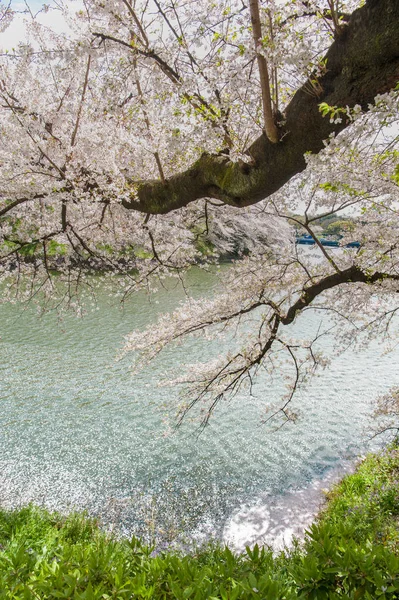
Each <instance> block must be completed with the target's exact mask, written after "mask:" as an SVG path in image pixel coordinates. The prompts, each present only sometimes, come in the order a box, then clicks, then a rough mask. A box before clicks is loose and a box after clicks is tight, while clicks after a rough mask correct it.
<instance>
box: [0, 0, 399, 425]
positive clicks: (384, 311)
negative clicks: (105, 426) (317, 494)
mask: <svg viewBox="0 0 399 600" xmlns="http://www.w3.org/2000/svg"><path fill="white" fill-rule="evenodd" d="M43 11H46V12H48V11H50V12H51V11H55V12H54V13H52V14H54V15H55V14H57V15H62V17H63V19H64V22H65V27H64V28H63V31H62V32H61V33H56V32H55V31H53V30H52V29H51V28H49V27H48V25H45V24H44V21H43V18H42V17H43ZM43 11H39V12H38V13H34V12H33V10H32V9H30V8H27V10H26V11H25V14H24V15H16V14H13V12H12V9H11V7H10V5H8V4H7V3H6V4H0V27H1V28H2V29H6V28H7V27H8V26H9V24H10V23H11V22H12V19H13V18H14V19H22V18H24V19H25V21H26V27H27V38H26V41H25V42H24V43H20V44H19V45H18V46H17V47H15V48H14V49H11V50H10V49H8V50H6V49H4V50H3V51H2V53H1V63H0V132H1V145H0V236H1V237H0V269H1V276H2V279H3V287H2V290H3V291H2V294H3V297H4V298H5V299H8V300H9V299H14V300H18V301H30V300H32V299H33V298H38V299H40V302H41V306H42V308H43V309H48V310H49V309H54V308H57V309H59V310H61V309H63V308H66V307H69V308H74V309H76V310H78V311H80V310H81V300H82V294H83V296H84V294H85V293H86V295H87V294H89V295H91V294H92V293H94V288H95V286H96V285H98V284H99V282H100V281H101V278H100V277H96V278H95V279H93V278H92V277H90V274H91V273H93V272H96V273H97V274H98V273H101V275H102V279H103V280H105V281H108V280H111V281H112V283H111V284H110V285H112V286H113V288H114V289H115V286H116V287H117V288H118V294H119V296H120V297H121V299H122V300H124V299H126V298H127V297H128V296H129V295H130V294H132V293H134V292H135V291H137V290H139V289H143V288H146V289H150V290H153V289H155V288H156V286H157V284H158V282H162V279H163V278H164V277H166V276H169V275H172V276H176V277H181V273H182V271H184V269H186V268H187V267H188V266H190V265H192V264H201V266H204V267H206V266H207V265H208V264H212V263H213V262H215V261H217V259H218V257H219V256H220V255H221V254H222V255H223V254H226V253H231V252H232V250H233V249H236V250H237V247H238V248H239V250H240V251H245V252H243V254H245V256H243V257H242V258H241V259H240V260H238V261H236V262H235V263H234V264H233V265H232V267H231V268H230V269H228V270H227V271H226V275H225V276H224V277H223V283H222V288H221V292H220V293H219V294H218V295H216V296H215V297H214V298H213V299H211V300H208V299H207V300H197V301H193V300H192V299H187V303H186V304H185V305H184V306H182V307H180V308H179V309H178V310H177V311H176V312H175V313H174V314H172V315H165V316H162V317H161V318H160V320H159V322H158V323H156V324H154V326H153V327H151V328H150V329H149V330H148V331H146V332H144V333H133V334H132V335H131V336H130V337H129V339H128V341H127V344H126V349H127V350H135V351H138V353H139V356H140V357H141V359H140V360H139V363H140V364H142V362H145V361H147V360H151V359H152V358H154V357H155V356H156V355H157V354H158V353H159V352H160V351H161V350H162V349H163V348H164V347H165V346H166V345H168V344H169V343H170V342H174V341H180V340H182V339H184V337H185V336H186V335H188V334H200V333H203V334H205V335H206V336H207V337H208V338H212V337H214V336H216V337H217V336H220V335H225V332H226V330H228V329H230V328H231V329H232V330H233V331H235V330H238V331H240V329H239V324H240V323H241V322H242V321H245V320H247V319H248V318H249V317H250V318H251V330H250V332H249V333H248V330H246V333H245V335H243V336H242V337H241V338H240V340H239V343H238V344H236V345H234V344H233V345H232V350H231V352H230V354H229V355H228V356H219V357H218V358H217V359H216V360H213V361H212V362H210V363H208V364H200V365H194V366H190V367H189V368H188V371H187V376H182V375H181V374H180V377H179V379H178V381H179V383H182V384H185V387H184V389H185V390H186V391H187V393H188V396H187V400H186V403H185V404H184V405H183V407H182V409H181V415H184V414H185V413H186V411H187V410H188V409H189V408H190V407H192V406H193V404H195V403H197V402H198V401H201V402H203V404H201V406H202V407H203V419H204V422H207V420H208V418H209V416H210V414H211V413H212V411H213V409H214V407H215V406H216V404H217V402H218V401H219V400H221V399H224V398H227V397H230V396H231V395H234V394H235V393H236V392H237V391H239V390H240V389H241V388H242V386H243V385H248V386H249V388H250V389H252V384H253V378H254V376H255V375H256V373H257V372H258V371H259V369H262V370H264V371H266V372H267V373H269V374H270V376H272V374H273V373H275V372H276V369H278V368H279V365H280V364H281V362H282V361H287V360H288V361H289V362H290V364H291V371H290V377H289V380H288V381H287V382H286V383H287V392H286V394H285V396H284V398H283V400H282V403H281V404H280V405H279V406H278V407H277V408H278V414H279V415H280V416H282V418H283V419H287V418H288V419H289V418H292V417H293V415H292V414H291V413H290V412H289V410H288V405H289V402H290V400H291V398H292V396H293V394H294V392H295V390H296V389H298V386H300V385H301V383H302V382H303V381H305V379H306V377H307V375H308V374H309V373H311V372H313V371H314V370H315V368H316V367H317V366H318V365H321V364H323V362H324V361H323V358H322V357H321V356H320V354H319V352H318V351H317V348H318V345H317V343H316V342H317V340H318V338H319V337H320V336H321V335H322V334H323V333H324V330H323V331H321V330H320V331H319V333H318V334H317V335H315V336H313V337H312V338H311V339H302V337H301V336H294V334H293V331H292V328H290V325H291V324H293V323H294V321H296V320H297V317H298V315H299V314H301V313H303V312H304V311H306V310H308V309H310V308H312V310H318V311H320V312H322V313H323V314H324V313H328V315H329V326H331V327H333V328H334V330H333V331H334V335H336V339H337V343H338V345H339V346H340V347H341V348H345V347H346V346H347V345H348V344H350V343H354V342H355V341H356V340H357V339H361V340H364V339H367V338H370V337H373V336H376V335H382V336H385V337H387V338H389V336H392V335H394V334H395V323H396V321H395V315H396V312H397V310H398V304H397V301H396V298H397V291H398V280H399V270H398V259H399V252H398V234H397V232H398V223H397V217H398V185H399V144H398V135H397V132H398V129H397V127H398V93H399V91H398V80H399V39H398V36H397V31H398V26H399V5H398V3H397V1H396V0H367V1H366V2H364V1H360V0H359V1H358V0H342V1H341V0H284V1H277V0H268V1H267V2H263V3H258V2H257V1H256V0H251V1H250V2H249V3H248V5H247V4H246V3H244V2H243V1H242V0H220V1H219V2H217V3H215V2H211V1H208V0H206V1H203V2H197V3H193V2H191V1H188V0H172V1H171V2H168V3H166V2H164V0H162V1H161V0H149V1H145V2H144V1H141V0H137V1H131V0H112V1H109V2H106V3H103V2H100V1H99V0H83V2H74V1H69V2H63V1H62V0H59V1H58V2H57V3H54V5H50V6H46V7H44V8H43ZM331 216H336V217H337V218H338V217H339V218H340V219H341V218H342V219H343V220H345V219H347V218H349V219H351V222H353V226H351V227H350V228H348V229H347V230H344V231H343V233H344V236H343V238H342V240H341V244H342V249H341V250H339V251H335V250H330V249H327V248H325V247H323V246H322V245H321V244H320V242H319V241H318V238H317V236H316V233H315V229H314V227H315V225H316V224H317V221H318V220H320V218H327V217H331ZM294 228H296V230H297V231H299V232H302V233H306V234H308V235H311V236H313V237H314V238H315V241H316V245H317V246H318V252H319V253H318V256H317V258H315V255H314V253H313V254H312V253H308V252H303V251H300V250H299V249H298V247H297V246H296V245H295V236H294V233H293V231H294ZM237 239H238V240H239V243H238V245H237ZM352 241H358V242H359V243H360V247H359V248H347V247H346V244H347V243H349V242H352ZM115 272H117V273H118V274H119V275H120V277H119V278H118V279H117V280H116V279H115V277H114V276H113V275H114V274H115ZM102 285H103V283H102ZM237 327H238V329H237ZM271 414H273V413H271Z"/></svg>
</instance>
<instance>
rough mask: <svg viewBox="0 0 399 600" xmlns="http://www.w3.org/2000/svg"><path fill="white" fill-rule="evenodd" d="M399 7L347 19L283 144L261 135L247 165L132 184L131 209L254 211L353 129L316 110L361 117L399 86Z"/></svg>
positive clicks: (374, 3) (379, 6)
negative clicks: (201, 202)
mask: <svg viewBox="0 0 399 600" xmlns="http://www.w3.org/2000/svg"><path fill="white" fill-rule="evenodd" d="M398 31H399V2H398V0H368V2H366V4H365V6H363V7H362V8H359V9H358V10H356V11H355V12H354V13H353V14H352V15H351V17H350V19H349V22H348V25H347V26H345V28H344V30H343V32H342V33H341V35H340V36H338V38H337V39H336V40H335V41H334V42H333V43H332V45H331V47H330V49H329V50H328V52H327V54H326V56H325V59H326V72H325V74H324V75H323V76H322V77H319V78H318V79H317V85H316V86H315V85H314V83H313V81H314V79H315V78H314V77H312V78H310V79H309V80H308V81H307V82H306V83H305V85H303V86H302V87H301V88H300V89H299V90H298V91H297V92H296V94H295V95H294V97H293V99H292V100H291V102H290V103H289V105H288V106H287V108H286V110H285V114H284V117H285V126H284V134H283V136H282V139H281V141H280V142H279V143H277V144H273V143H271V142H270V141H269V140H268V139H267V138H266V136H265V135H264V134H263V135H261V136H260V137H259V138H258V139H257V140H256V141H255V142H254V143H253V144H252V146H251V147H250V148H248V150H247V154H248V164H247V163H245V164H243V163H239V162H233V161H231V160H229V158H228V157H227V156H225V155H214V154H203V155H202V156H201V157H200V158H199V159H198V160H197V161H196V162H195V163H194V164H193V165H192V166H191V167H190V168H189V169H187V170H186V171H184V172H182V173H179V174H176V175H173V176H172V177H169V178H168V179H166V181H165V182H162V181H160V180H148V181H142V182H135V184H134V185H132V187H133V188H134V191H132V195H131V200H130V201H127V200H125V201H123V205H124V206H125V208H127V209H131V210H137V211H141V212H144V213H151V214H165V213H168V212H170V211H172V210H175V209H178V208H182V207H183V206H187V205H188V204H189V203H190V202H193V201H195V200H198V199H200V198H205V197H212V198H217V199H219V200H221V201H222V202H224V203H226V204H230V205H232V206H237V207H243V206H249V205H251V204H255V203H257V202H259V201H260V200H262V199H264V198H266V197H267V196H269V195H271V194H273V193H274V192H276V191H277V190H278V189H279V188H280V187H282V186H283V185H284V184H285V183H286V182H287V181H289V179H291V177H293V176H294V175H296V174H297V173H300V172H301V171H303V170H304V169H305V167H306V162H305V158H304V154H305V153H306V152H312V153H318V152H319V151H320V150H321V149H322V148H323V147H324V140H326V139H328V137H329V135H330V134H332V133H335V134H337V133H339V132H340V131H342V130H343V129H344V128H345V127H347V126H348V125H349V120H345V119H343V121H342V122H341V123H330V121H329V118H328V117H327V118H325V117H323V116H322V115H321V114H320V111H319V104H320V103H321V102H326V103H327V104H329V105H331V106H343V107H345V106H349V107H353V106H355V105H356V104H359V105H360V106H362V108H363V109H364V110H367V109H368V106H369V105H370V104H373V102H374V98H375V96H376V95H377V94H382V93H385V92H388V91H390V90H392V89H393V88H394V87H395V86H396V84H397V83H398V81H399V35H398Z"/></svg>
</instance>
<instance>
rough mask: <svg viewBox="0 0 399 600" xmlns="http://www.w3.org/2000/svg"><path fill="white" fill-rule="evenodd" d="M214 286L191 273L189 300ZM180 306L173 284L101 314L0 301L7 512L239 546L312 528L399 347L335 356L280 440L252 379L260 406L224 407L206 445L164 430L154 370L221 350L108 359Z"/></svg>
mask: <svg viewBox="0 0 399 600" xmlns="http://www.w3.org/2000/svg"><path fill="white" fill-rule="evenodd" d="M216 282H217V280H216V277H215V275H212V274H209V273H205V272H203V271H201V270H200V269H193V270H191V271H190V272H189V274H188V275H187V285H188V287H189V288H190V290H191V291H192V293H193V294H195V295H197V296H198V295H200V294H201V293H202V291H203V290H204V289H205V290H207V293H212V289H213V288H214V286H215V285H216ZM182 299H183V292H182V290H181V289H180V288H176V287H173V288H172V289H170V290H169V291H166V290H161V291H160V292H159V293H158V296H157V300H158V303H157V304H155V303H150V302H149V300H148V298H147V296H145V295H144V294H136V295H135V296H134V297H133V298H132V299H131V300H130V301H129V302H128V303H127V304H126V305H125V307H124V309H123V310H121V309H120V308H119V307H118V306H116V305H115V302H114V303H113V304H112V303H111V300H110V298H108V295H107V294H106V293H104V294H102V295H101V294H100V296H99V300H98V306H99V310H97V311H94V312H93V313H90V314H88V315H87V316H86V317H85V318H83V319H76V318H73V317H66V318H65V320H64V322H62V323H59V322H58V321H57V318H56V316H55V315H53V314H45V315H44V316H43V317H42V318H40V319H39V318H38V317H37V314H36V312H35V310H34V308H33V307H31V308H28V309H27V310H25V311H21V307H19V306H18V305H16V306H14V305H4V306H1V307H0V322H1V339H0V344H1V356H2V360H1V364H0V376H1V382H0V392H1V394H0V395H1V407H2V410H1V414H0V504H1V505H3V506H18V505H21V504H26V503H28V502H30V501H32V502H35V503H38V504H43V505H45V506H47V507H49V508H51V509H58V510H61V511H65V510H71V509H74V508H79V509H86V510H87V511H88V512H89V513H91V514H96V515H100V516H101V518H102V520H103V522H104V523H105V524H106V526H108V527H109V528H111V529H114V530H117V531H120V532H122V533H123V534H126V535H131V534H133V533H135V534H138V535H142V536H144V537H145V539H146V540H148V541H154V540H155V541H157V543H158V544H159V546H162V545H163V544H168V543H170V542H173V541H176V540H179V541H180V542H181V543H185V542H187V543H188V541H189V540H192V539H196V540H203V539H207V538H208V537H211V536H215V537H218V538H219V539H221V538H223V539H226V540H228V541H230V542H231V543H232V544H233V545H235V546H236V547H237V548H242V547H243V546H244V545H245V543H247V542H249V543H253V542H255V541H260V542H262V541H264V542H267V543H271V542H273V540H274V539H277V538H278V539H279V541H280V542H281V543H284V542H285V541H287V540H288V538H289V537H290V535H291V534H292V533H298V532H299V530H298V527H299V528H300V526H301V524H305V525H306V524H307V523H308V520H309V518H311V515H312V514H313V512H314V510H316V509H317V506H318V503H319V501H320V488H321V487H323V486H324V485H325V484H326V485H327V484H328V481H329V480H330V479H332V478H333V477H334V473H337V472H338V471H339V469H340V468H341V467H342V468H343V466H345V465H346V464H347V461H348V460H350V459H351V458H352V457H353V456H355V455H356V454H358V453H359V452H362V451H363V450H364V443H363V442H364V434H363V433H362V432H363V428H364V426H365V424H367V419H368V415H369V414H370V412H371V410H372V405H371V400H372V399H373V397H375V396H376V395H378V394H380V393H383V392H386V391H387V390H388V389H389V387H391V386H392V385H394V384H399V368H398V366H397V365H398V364H399V362H398V352H396V353H395V355H394V354H393V353H391V354H389V355H385V356H382V355H381V353H380V352H379V348H378V346H377V344H374V345H372V346H371V347H370V348H368V349H367V350H366V351H364V352H362V354H360V355H359V354H358V355H355V354H353V353H351V352H346V353H345V355H343V356H341V357H338V358H334V359H333V362H332V364H331V366H330V367H329V368H328V369H327V370H326V371H324V372H322V373H321V375H320V376H319V377H318V378H316V379H315V380H314V381H313V382H312V383H311V385H309V387H308V389H307V390H306V391H302V392H301V393H300V394H299V395H298V397H297V398H296V399H295V405H294V409H295V410H299V411H300V414H301V418H300V420H299V421H298V423H296V424H295V425H292V424H290V425H287V426H286V427H284V428H283V429H282V430H280V431H278V432H273V431H271V430H270V428H268V427H266V426H262V425H261V419H262V417H263V416H264V412H263V411H264V406H265V404H266V403H267V402H268V400H270V398H272V397H273V395H275V393H276V389H278V385H279V378H278V377H277V378H276V382H275V386H276V389H275V390H273V389H272V388H271V386H270V382H269V381H266V380H264V381H263V380H262V379H260V380H259V381H258V383H257V385H256V397H255V398H251V399H249V398H247V397H245V394H241V395H240V396H239V397H237V398H236V399H235V400H234V401H233V402H231V403H229V404H224V405H221V406H220V407H219V409H218V410H217V411H216V415H215V417H214V418H213V420H211V423H210V425H209V427H208V428H207V429H205V431H204V432H203V433H202V434H201V435H200V437H198V423H197V424H194V423H190V422H187V423H185V424H184V425H183V426H182V427H181V428H180V429H179V430H177V431H176V432H175V433H173V434H172V435H165V431H166V429H165V424H164V417H165V412H167V411H168V410H170V408H169V407H170V405H171V404H173V400H175V406H177V403H178V398H177V393H176V390H173V389H170V388H160V387H158V386H157V381H158V379H159V376H160V373H163V372H164V371H165V370H166V369H167V368H170V367H171V366H172V367H179V365H180V364H181V363H182V362H183V361H184V362H195V360H203V359H204V356H205V355H206V353H207V352H208V353H212V352H215V347H212V345H211V344H210V343H209V342H206V341H204V340H200V339H193V340H189V341H188V342H187V343H185V344H184V345H183V346H181V347H177V348H173V349H168V350H167V351H166V352H165V354H164V356H162V355H161V357H160V358H159V359H157V361H156V362H155V363H154V365H152V366H150V367H149V368H147V369H146V370H145V371H144V372H142V373H139V374H138V375H133V374H132V371H131V369H130V368H129V366H130V362H129V360H131V358H129V357H127V358H125V359H123V360H122V361H119V362H117V361H115V357H116V355H117V353H118V350H119V349H120V348H121V345H122V343H123V336H124V335H126V334H127V333H129V332H131V331H132V330H133V329H135V328H143V327H145V325H146V324H149V323H151V322H153V321H154V319H155V318H156V315H157V314H159V313H160V312H161V311H164V310H169V311H170V310H173V308H174V307H175V306H176V305H177V304H178V302H179V301H181V300H182ZM321 318H322V317H321V316H320V314H316V313H315V312H311V311H309V312H307V313H306V315H303V316H302V317H301V319H300V322H299V323H298V325H296V327H302V328H303V329H304V330H309V329H312V328H317V327H318V324H319V322H320V319H321ZM371 390H372V393H371Z"/></svg>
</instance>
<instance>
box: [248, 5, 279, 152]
mask: <svg viewBox="0 0 399 600" xmlns="http://www.w3.org/2000/svg"><path fill="white" fill-rule="evenodd" d="M249 9H250V11H251V23H252V34H253V38H254V44H255V52H256V59H257V62H258V69H259V77H260V88H261V91H262V107H263V121H264V123H263V125H264V130H265V133H266V136H267V138H268V140H270V141H271V142H273V143H274V144H275V143H277V142H278V140H279V133H278V129H277V127H276V124H275V122H274V118H273V110H272V97H271V93H270V79H269V70H268V67H267V61H266V58H265V57H264V56H263V55H262V54H260V52H259V45H260V44H261V40H262V27H261V24H260V14H259V3H258V0H249Z"/></svg>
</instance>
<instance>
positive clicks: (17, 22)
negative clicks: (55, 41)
mask: <svg viewBox="0 0 399 600" xmlns="http://www.w3.org/2000/svg"><path fill="white" fill-rule="evenodd" d="M27 4H29V7H30V9H31V10H32V12H33V14H36V13H37V12H38V11H39V10H40V9H41V8H42V6H43V4H47V5H48V6H54V2H53V1H52V0H47V2H43V1H42V0H29V1H27V2H24V1H23V0H12V1H11V7H12V9H13V10H14V11H16V13H18V11H24V10H26V7H27ZM76 8H77V10H78V8H79V5H78V3H76ZM27 18H28V15H24V14H15V16H14V19H13V21H12V23H11V25H10V26H9V27H8V28H7V29H6V30H5V31H4V32H3V33H2V34H1V35H0V48H2V49H3V50H11V49H12V48H13V47H15V46H16V45H17V44H18V43H19V42H23V41H25V40H26V27H25V23H26V20H27ZM37 18H38V20H39V21H40V23H42V24H43V25H48V26H49V27H51V29H53V30H54V31H56V32H62V31H65V30H66V29H67V28H66V25H65V21H64V19H63V17H62V14H61V12H60V11H59V10H49V11H48V12H47V13H45V12H42V13H40V14H39V15H38V17H37Z"/></svg>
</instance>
